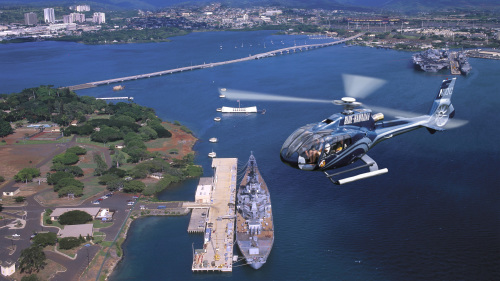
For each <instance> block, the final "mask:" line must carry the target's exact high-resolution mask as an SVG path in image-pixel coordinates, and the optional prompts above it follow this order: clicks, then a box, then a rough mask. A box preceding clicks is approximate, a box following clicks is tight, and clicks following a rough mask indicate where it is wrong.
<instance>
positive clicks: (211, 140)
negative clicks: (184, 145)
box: [208, 138, 219, 142]
mask: <svg viewBox="0 0 500 281" xmlns="http://www.w3.org/2000/svg"><path fill="white" fill-rule="evenodd" d="M208 141H209V142H218V141H219V140H218V139H217V138H210V139H208Z"/></svg>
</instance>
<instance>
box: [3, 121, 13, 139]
mask: <svg viewBox="0 0 500 281" xmlns="http://www.w3.org/2000/svg"><path fill="white" fill-rule="evenodd" d="M13 132H14V130H13V129H12V127H11V126H10V123H9V122H7V121H5V120H4V119H3V118H2V119H0V137H5V136H7V135H10V134H12V133H13Z"/></svg>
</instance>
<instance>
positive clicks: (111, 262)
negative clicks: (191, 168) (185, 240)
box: [79, 121, 199, 280]
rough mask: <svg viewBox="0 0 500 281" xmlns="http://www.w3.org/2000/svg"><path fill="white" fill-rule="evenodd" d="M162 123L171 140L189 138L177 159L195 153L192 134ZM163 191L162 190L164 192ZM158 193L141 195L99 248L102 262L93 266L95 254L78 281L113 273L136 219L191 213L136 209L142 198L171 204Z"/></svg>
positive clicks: (96, 257) (107, 276)
mask: <svg viewBox="0 0 500 281" xmlns="http://www.w3.org/2000/svg"><path fill="white" fill-rule="evenodd" d="M163 123H164V124H165V123H167V124H169V125H168V126H169V131H170V132H171V133H172V137H171V140H174V139H182V140H185V138H186V136H190V137H189V138H190V139H191V140H190V142H188V143H189V145H187V146H183V148H185V149H183V150H181V151H179V154H177V155H178V156H179V157H181V158H182V157H183V156H185V155H188V154H190V153H196V151H195V150H193V147H194V145H195V144H196V143H197V142H198V141H199V139H198V138H196V137H195V136H194V135H193V133H192V132H191V133H188V132H186V131H184V130H183V129H182V128H183V127H184V126H183V125H181V124H174V122H169V121H164V122H163ZM170 129H171V130H170ZM149 150H150V149H148V151H149ZM151 150H152V151H158V150H163V151H168V150H169V146H165V147H162V148H161V149H154V148H151ZM187 179H190V178H186V179H184V180H182V181H181V182H183V181H185V180H187ZM171 185H172V183H171V184H170V185H169V186H168V187H166V188H165V189H168V188H169V187H170V186H171ZM165 189H163V190H165ZM163 190H161V191H163ZM161 191H158V192H161ZM158 192H157V193H155V194H154V195H151V196H147V197H145V196H142V195H141V196H140V197H139V199H138V200H137V201H136V202H135V204H134V205H133V206H132V208H131V209H130V211H129V214H128V216H127V217H126V219H125V220H124V222H123V225H122V229H121V230H120V231H119V232H118V233H117V235H116V237H115V239H114V240H113V241H112V243H111V245H109V246H107V247H104V246H101V250H100V251H102V250H105V249H106V248H107V250H106V251H105V255H104V260H102V262H100V263H97V264H93V263H94V260H96V262H97V261H99V259H100V257H101V256H100V255H99V253H98V254H96V255H95V256H94V258H93V259H92V261H91V262H90V265H89V266H88V267H86V268H85V270H84V271H83V272H82V274H81V275H80V276H79V279H80V280H96V278H99V276H102V275H104V276H105V277H104V279H105V280H107V279H108V278H109V277H110V276H111V275H112V274H113V273H114V272H115V269H116V266H117V265H118V264H119V263H120V262H121V261H122V259H123V256H124V251H123V247H122V245H123V243H125V241H126V239H127V237H128V232H129V230H130V227H131V225H132V223H133V222H134V221H136V220H137V219H140V218H145V217H153V216H166V217H168V216H185V215H188V214H189V213H190V212H191V211H190V210H189V209H186V208H181V209H182V210H183V211H182V212H181V213H179V212H180V210H181V209H179V208H178V209H176V210H177V212H176V213H173V212H172V213H170V211H169V213H168V214H167V211H165V214H164V215H158V214H157V215H151V214H149V212H148V213H147V214H146V213H145V212H144V211H141V210H140V209H137V208H136V207H137V205H138V204H139V205H140V204H142V203H145V201H144V200H141V199H143V198H150V199H153V200H152V201H150V202H154V203H155V204H158V203H168V202H171V201H166V202H163V201H157V199H158V197H157V194H158ZM103 242H104V241H103ZM100 251H99V252H100ZM96 265H99V267H100V268H99V272H98V273H97V274H98V275H96V276H92V275H93V274H89V272H90V273H92V272H94V271H91V268H93V267H94V266H96Z"/></svg>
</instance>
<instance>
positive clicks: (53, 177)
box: [47, 171, 73, 185]
mask: <svg viewBox="0 0 500 281" xmlns="http://www.w3.org/2000/svg"><path fill="white" fill-rule="evenodd" d="M47 174H48V173H47ZM65 178H73V175H72V174H70V173H67V172H62V171H60V172H55V173H53V174H48V175H47V183H48V184H49V185H53V184H57V183H58V182H59V181H60V180H62V179H65Z"/></svg>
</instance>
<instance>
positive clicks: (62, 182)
mask: <svg viewBox="0 0 500 281" xmlns="http://www.w3.org/2000/svg"><path fill="white" fill-rule="evenodd" d="M67 186H76V187H78V188H80V189H83V183H82V182H81V181H79V180H76V179H73V178H63V179H61V180H59V181H58V182H57V184H55V185H54V191H56V192H57V191H59V190H60V189H62V188H63V187H67Z"/></svg>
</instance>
